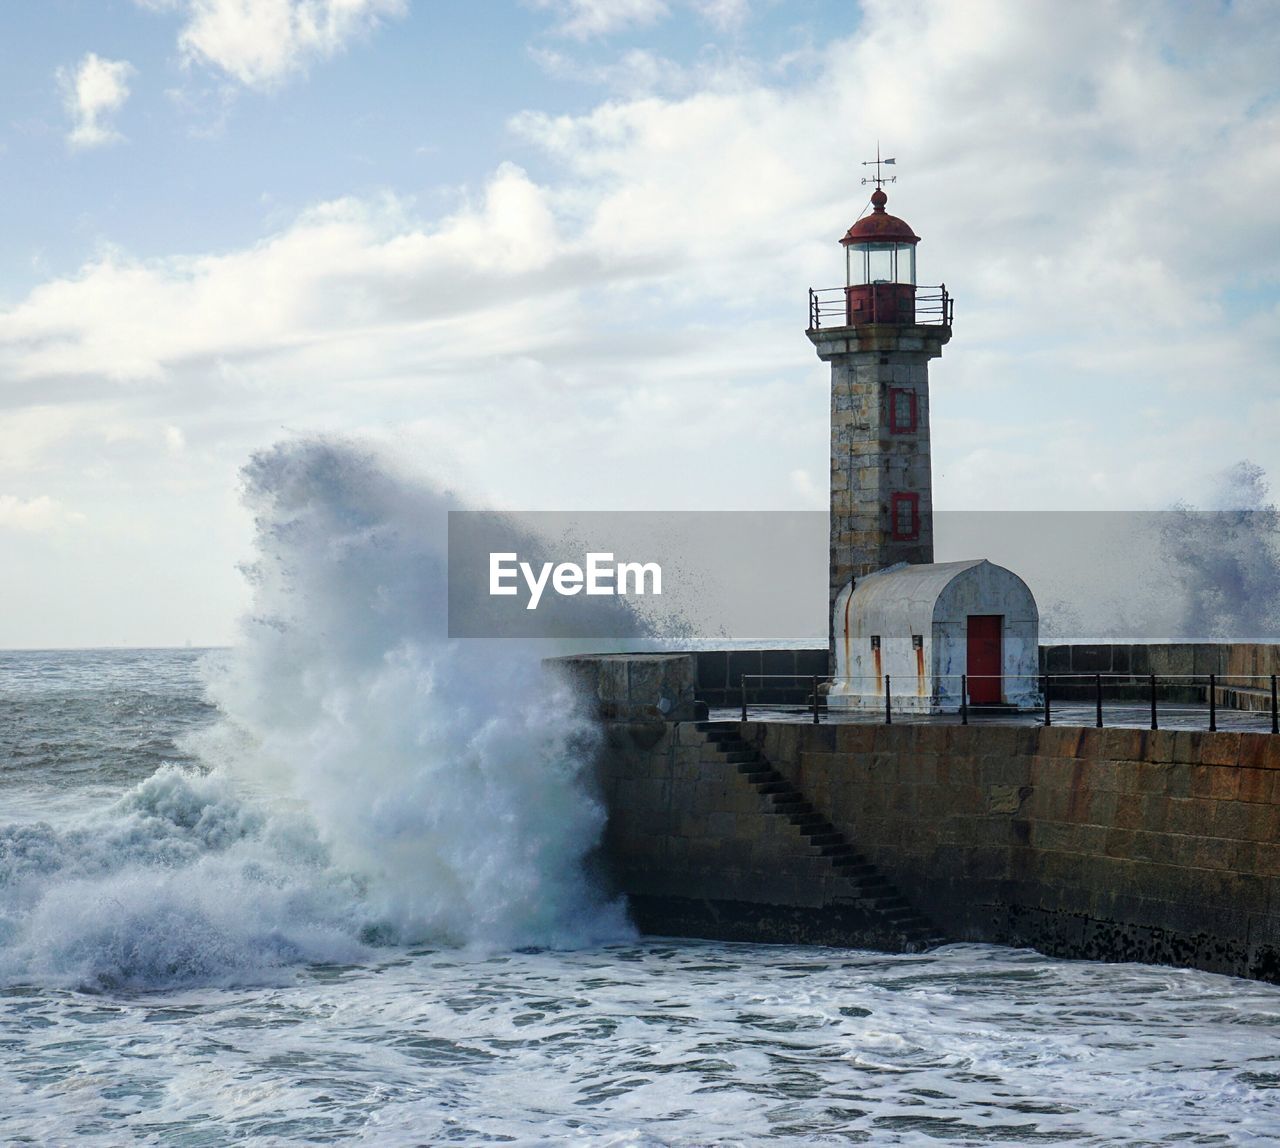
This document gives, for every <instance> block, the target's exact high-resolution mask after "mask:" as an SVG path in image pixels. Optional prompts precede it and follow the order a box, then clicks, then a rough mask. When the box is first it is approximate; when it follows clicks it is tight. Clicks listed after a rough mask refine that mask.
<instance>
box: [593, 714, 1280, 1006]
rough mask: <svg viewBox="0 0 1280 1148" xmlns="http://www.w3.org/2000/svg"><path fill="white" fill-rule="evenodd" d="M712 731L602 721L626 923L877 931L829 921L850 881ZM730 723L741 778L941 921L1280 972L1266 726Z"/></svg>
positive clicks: (663, 928)
mask: <svg viewBox="0 0 1280 1148" xmlns="http://www.w3.org/2000/svg"><path fill="white" fill-rule="evenodd" d="M714 728H715V727H707V726H705V725H702V726H701V727H700V726H699V725H697V724H694V723H666V724H656V723H654V724H635V723H632V724H623V723H610V724H609V726H608V729H609V745H608V747H607V749H606V751H605V753H604V754H603V756H602V759H601V764H600V769H601V777H602V782H603V788H604V793H605V797H606V801H607V803H608V807H609V813H610V821H609V830H608V841H607V847H608V853H609V856H610V858H611V861H612V863H613V866H614V870H615V874H616V877H617V880H618V882H619V885H620V887H621V888H622V889H623V891H625V892H627V893H629V894H631V895H632V897H633V903H634V904H636V905H637V906H638V912H637V915H638V917H639V918H640V920H639V922H638V923H640V925H641V927H642V928H647V929H650V930H652V931H660V932H686V933H693V934H695V935H704V936H733V937H740V938H744V939H753V940H762V941H767V940H784V939H791V940H816V939H821V938H823V937H826V938H827V939H828V940H829V941H830V940H837V941H838V940H839V938H840V937H844V938H845V940H844V941H842V942H840V943H850V944H859V943H861V944H866V945H869V946H871V945H875V944H876V941H875V936H874V933H875V922H874V920H873V918H871V917H869V916H867V915H866V913H865V912H864V913H863V916H862V917H861V918H858V919H857V920H854V921H852V922H850V921H849V920H844V921H841V920H840V919H839V914H840V913H841V912H844V911H847V909H848V904H849V902H850V900H852V903H853V904H854V905H857V903H858V902H859V899H860V898H859V896H858V894H857V893H849V892H848V890H847V889H844V891H840V890H841V889H842V887H841V886H840V885H839V882H840V881H842V880H844V879H845V878H844V875H842V874H836V873H834V872H833V871H832V869H833V867H832V866H830V865H829V864H825V862H826V860H827V859H826V858H824V857H823V856H822V854H821V853H820V852H819V853H817V854H816V855H815V854H814V849H815V848H819V849H820V848H821V847H820V846H818V847H815V846H813V845H812V843H811V842H809V840H808V839H805V838H801V837H800V836H798V835H797V833H796V831H795V830H796V826H795V825H793V824H792V823H790V821H789V820H787V819H781V820H780V819H778V818H777V817H776V815H774V814H772V813H771V812H770V809H769V805H768V804H767V803H768V796H767V795H764V794H762V793H761V792H760V791H759V789H758V788H757V786H756V785H754V784H752V783H750V782H747V781H746V780H745V778H746V776H747V775H745V774H741V773H738V772H736V769H735V767H734V766H733V764H732V763H726V762H725V761H724V760H723V759H724V757H725V756H726V754H725V753H724V751H723V750H721V749H719V748H717V747H716V743H715V742H713V741H711V740H709V737H710V734H709V732H708V730H709V729H710V730H714ZM729 728H731V729H732V730H733V731H734V732H735V733H736V735H737V737H738V738H739V739H740V740H741V742H742V743H743V744H744V745H745V746H746V747H748V748H749V749H750V750H753V751H755V753H756V755H758V757H757V760H758V763H763V764H757V765H756V766H755V767H753V768H754V770H755V773H756V774H759V775H763V774H764V772H765V771H772V773H773V774H774V775H776V776H777V777H778V778H780V779H782V780H783V781H785V783H786V784H787V786H789V787H790V790H791V791H792V792H794V793H795V794H796V795H797V798H796V799H795V800H798V801H801V802H803V803H804V806H805V808H806V809H807V810H809V811H810V812H811V815H812V818H816V819H817V820H818V821H820V822H822V823H824V825H825V826H826V827H827V831H828V832H830V833H834V834H836V835H837V837H838V838H839V840H840V842H841V843H842V844H843V845H845V846H846V847H847V849H848V850H849V852H850V853H851V854H853V855H855V856H856V857H858V858H859V860H860V862H862V863H865V864H866V865H868V866H869V871H870V872H872V873H874V874H875V875H876V878H877V879H878V880H881V881H883V882H884V885H885V887H887V888H892V889H893V890H895V892H898V893H900V894H901V897H900V900H901V901H902V903H903V905H904V906H908V907H909V909H910V911H912V912H914V913H916V914H917V915H918V916H919V917H921V918H924V919H927V920H928V921H930V922H932V925H933V926H934V927H935V929H936V930H937V932H938V933H939V934H941V935H944V936H945V937H947V938H948V939H951V940H965V941H988V942H994V943H1000V944H1010V945H1028V946H1032V947H1034V948H1037V949H1040V950H1041V951H1043V952H1047V953H1050V954H1053V955H1057V956H1064V957H1080V958H1092V959H1099V960H1136V961H1144V962H1153V963H1164V964H1174V965H1182V966H1188V967H1194V968H1200V969H1206V970H1209V971H1213V972H1221V973H1229V974H1232V975H1237V976H1249V977H1255V978H1260V979H1263V980H1268V981H1272V982H1277V983H1280V737H1273V736H1270V735H1267V734H1249V733H1244V734H1241V733H1217V734H1210V733H1198V732H1189V731H1146V730H1122V729H1114V730H1112V729H1108V730H1095V729H1080V728H1065V727H1064V728H1058V727H1051V728H1044V727H1037V726H1030V727H1015V726H1009V727H1000V726H954V725H952V726H944V725H911V726H872V725H821V726H813V725H807V724H783V723H769V722H760V723H756V722H745V723H736V722H735V723H733V724H732V726H731V727H729ZM771 818H772V820H771ZM825 835H826V833H824V834H822V836H825ZM861 900H862V901H863V902H864V903H863V905H862V910H867V909H868V908H869V906H868V904H867V903H866V898H865V897H862V898H861ZM744 906H745V908H744ZM717 914H720V916H719V917H718V918H717ZM717 922H718V923H717ZM788 922H790V923H788ZM673 926H675V927H673ZM860 930H861V931H860ZM859 936H861V937H862V940H861V941H858V940H850V939H849V938H851V937H859Z"/></svg>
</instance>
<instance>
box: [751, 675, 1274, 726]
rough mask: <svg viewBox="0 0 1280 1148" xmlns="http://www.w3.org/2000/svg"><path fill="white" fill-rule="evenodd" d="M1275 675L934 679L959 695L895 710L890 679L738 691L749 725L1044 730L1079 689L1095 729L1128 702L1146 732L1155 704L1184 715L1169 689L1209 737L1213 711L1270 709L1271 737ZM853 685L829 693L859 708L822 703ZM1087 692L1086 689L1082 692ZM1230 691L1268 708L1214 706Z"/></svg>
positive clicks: (917, 697)
mask: <svg viewBox="0 0 1280 1148" xmlns="http://www.w3.org/2000/svg"><path fill="white" fill-rule="evenodd" d="M1277 677H1278V676H1277V675H1276V674H1231V675H1229V676H1226V677H1220V676H1219V675H1218V674H1207V675H1206V674H1147V675H1145V676H1136V675H1133V674H1123V673H1119V674H1114V673H1113V674H1087V673H1057V674H1037V675H1034V676H1032V675H1016V674H1001V675H995V674H972V675H971V674H938V675H935V676H934V679H933V680H934V682H935V683H939V684H944V683H957V684H958V685H959V689H958V690H957V691H955V692H952V691H951V690H950V689H946V688H945V685H944V688H942V689H937V688H936V687H935V692H934V693H932V694H929V695H923V694H921V693H919V692H918V689H917V690H915V691H912V692H910V693H906V692H904V693H903V694H902V695H901V696H899V697H898V698H897V700H898V701H899V703H901V702H902V701H903V700H905V699H907V698H909V699H911V700H912V701H913V702H915V703H916V704H915V705H914V706H904V705H901V704H899V705H898V706H895V704H894V702H895V694H894V692H893V677H892V675H890V674H883V675H881V676H873V675H858V676H850V675H844V676H840V677H825V678H824V677H815V676H813V675H811V674H743V675H742V677H741V679H740V681H739V687H738V688H739V695H740V709H741V716H742V720H743V721H747V720H749V714H750V710H751V707H752V706H753V705H754V706H756V707H757V709H765V708H767V709H768V710H770V711H773V712H784V713H791V712H795V713H797V714H799V713H803V714H805V715H806V716H809V717H811V718H812V721H813V724H814V725H817V724H819V723H820V722H821V720H822V714H823V713H824V712H825V713H827V714H828V716H830V713H831V712H832V711H838V712H840V713H843V714H846V715H849V716H855V715H873V714H882V715H883V716H882V720H883V723H884V724H885V725H892V724H893V719H894V715H895V713H896V714H897V715H898V716H899V717H900V718H901V717H907V718H921V717H928V718H931V719H936V718H938V717H941V716H951V715H954V716H956V717H957V719H958V720H959V723H960V724H961V725H968V724H969V719H970V716H971V715H972V714H977V715H982V716H985V717H986V718H987V719H988V720H990V718H991V717H992V716H995V717H996V718H997V719H998V718H999V717H1001V716H1005V717H1009V716H1012V715H1014V714H1022V715H1026V714H1028V713H1034V714H1036V715H1037V716H1038V718H1039V721H1040V724H1042V725H1046V726H1051V725H1053V721H1054V704H1055V701H1056V702H1057V703H1058V705H1059V706H1062V705H1068V706H1069V705H1070V702H1069V701H1066V700H1065V699H1062V698H1061V697H1058V698H1055V695H1054V688H1055V686H1058V687H1061V686H1062V685H1064V684H1072V685H1076V686H1081V685H1083V686H1084V687H1086V689H1085V692H1086V693H1088V694H1090V695H1091V701H1092V709H1093V717H1094V722H1093V724H1094V725H1095V726H1096V728H1098V729H1103V728H1105V725H1106V703H1107V702H1108V701H1110V702H1111V703H1112V705H1115V704H1116V703H1117V702H1122V703H1124V704H1127V706H1128V707H1129V708H1132V707H1133V705H1134V703H1138V704H1140V706H1141V707H1142V709H1144V710H1145V709H1146V708H1147V707H1148V706H1149V707H1150V722H1151V729H1153V730H1154V729H1159V728H1160V715H1161V712H1162V706H1163V709H1164V712H1166V713H1167V712H1170V711H1171V710H1172V711H1175V712H1177V713H1178V714H1179V715H1180V716H1185V715H1186V714H1187V712H1188V708H1189V707H1188V703H1186V702H1185V701H1184V702H1178V701H1177V700H1171V699H1170V697H1169V695H1170V693H1172V692H1173V691H1175V690H1181V691H1183V692H1188V691H1195V692H1199V691H1203V693H1204V698H1205V700H1204V701H1203V702H1199V701H1197V702H1193V703H1190V710H1191V712H1193V713H1195V714H1197V715H1198V714H1202V713H1203V714H1205V715H1206V717H1207V725H1206V728H1208V729H1209V730H1210V731H1216V730H1217V729H1218V714H1219V711H1220V709H1228V710H1230V711H1231V712H1232V713H1235V714H1262V713H1267V712H1268V711H1269V715H1270V719H1271V732H1272V733H1273V734H1277V735H1280V689H1278V688H1277ZM910 680H911V681H912V682H915V683H917V684H918V681H919V679H918V678H916V677H912V678H911V679H910ZM979 681H995V682H998V683H999V686H998V690H999V691H1000V692H1001V693H1002V696H1006V697H1007V696H1009V690H1008V683H1010V682H1020V683H1022V684H1023V688H1022V690H1021V693H1020V696H1021V697H1022V698H1023V699H1025V701H1026V704H1025V705H1023V706H1022V707H1021V709H1015V707H1013V706H1011V705H1009V704H1008V703H1005V702H986V701H979V702H975V701H974V700H973V697H972V693H973V691H972V690H971V688H970V687H971V684H972V683H974V682H979ZM752 682H756V683H763V682H791V683H804V684H803V685H796V684H793V685H792V686H791V687H790V688H789V689H779V688H777V687H773V692H774V693H775V694H776V693H787V694H796V693H800V692H803V691H806V690H807V693H805V696H804V701H803V703H799V702H786V701H783V702H778V701H776V700H773V699H770V700H762V699H761V698H760V696H759V695H760V694H761V693H762V692H764V690H765V689H767V688H769V687H761V686H759V685H757V686H756V687H755V689H754V691H753V689H752V687H751V685H750V683H752ZM860 682H869V683H870V682H874V683H875V686H874V688H873V689H871V690H869V691H868V692H866V693H861V694H844V695H836V696H838V697H839V696H844V697H857V698H858V699H859V702H858V704H856V705H848V706H844V705H841V706H832V705H829V702H828V699H829V697H830V693H831V689H832V688H833V687H834V686H836V685H837V683H848V684H852V683H860ZM1242 682H1250V683H1253V684H1251V685H1241V684H1240V683H1242ZM823 685H826V687H827V692H826V693H825V694H824V693H823V690H822V686H823ZM1088 687H1092V688H1091V689H1089V688H1088ZM1108 687H1111V688H1112V689H1114V688H1115V687H1121V688H1123V689H1126V690H1134V691H1136V692H1137V694H1140V695H1141V696H1140V697H1139V696H1135V697H1133V698H1130V699H1117V698H1116V697H1115V696H1114V694H1113V695H1112V696H1111V697H1110V698H1108V697H1107V693H1108ZM1162 691H1163V693H1164V697H1163V698H1162V696H1161V694H1162ZM1229 691H1235V692H1237V693H1240V692H1243V693H1246V694H1254V695H1257V696H1259V699H1260V700H1262V701H1263V702H1264V703H1269V704H1264V706H1263V707H1262V708H1259V709H1244V708H1241V707H1238V706H1236V707H1230V706H1226V705H1224V704H1223V703H1221V702H1220V701H1219V694H1220V693H1221V694H1224V695H1225V694H1227V693H1228V692H1229ZM752 692H754V693H755V695H756V697H755V699H754V700H753V699H752V698H751V697H750V696H749V695H750V694H751V693H752ZM978 692H979V695H980V696H982V695H984V694H986V693H987V692H988V691H986V690H979V691H978ZM1072 724H1078V723H1072Z"/></svg>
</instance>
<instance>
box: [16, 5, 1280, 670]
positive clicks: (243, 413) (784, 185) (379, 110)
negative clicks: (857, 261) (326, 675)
mask: <svg viewBox="0 0 1280 1148" xmlns="http://www.w3.org/2000/svg"><path fill="white" fill-rule="evenodd" d="M1277 59H1280V9H1278V8H1277V6H1276V5H1275V3H1274V0H1257V2H1248V0H1242V2H1230V3H1227V2H1222V3H1215V2H1211V0H1204V2H1199V3H1196V2H1168V0H1166V2H1148V0H1115V2H1107V0H1079V2H1076V3H1071V4H1062V3H1049V2H1046V0H965V2H964V3H958V2H956V0H892V2H890V0H865V2H863V3H861V4H858V3H854V2H852V0H845V2H835V0H830V2H828V0H786V2H782V0H511V2H505V0H491V2H488V0H487V2H486V3H484V4H477V3H469V4H464V3H432V4H429V3H426V2H425V0H40V2H39V3H34V2H31V3H26V2H24V3H12V4H6V5H4V6H3V10H2V11H0V112H2V114H0V177H2V178H3V185H4V188H5V197H4V208H5V212H6V215H7V219H6V224H7V226H5V227H3V228H0V647H31V646H92V645H180V644H183V643H184V642H187V641H190V642H193V643H194V644H196V645H205V644H222V643H226V642H229V641H231V640H233V638H234V635H235V620H236V618H237V616H238V615H239V614H240V612H241V611H242V610H243V609H244V608H245V605H246V602H247V600H248V595H247V589H246V586H245V582H244V578H243V576H242V575H241V573H240V571H239V568H238V567H239V564H240V563H242V562H244V561H245V560H246V559H247V558H248V557H249V556H250V542H251V534H252V523H251V521H250V517H249V514H248V511H247V510H246V509H245V508H244V507H243V506H242V504H241V502H240V493H239V492H240V485H241V480H240V477H239V471H240V468H241V467H242V466H243V465H244V463H245V462H246V461H247V460H248V458H249V457H250V456H251V455H252V453H253V452H254V451H256V450H260V449H262V448H265V447H268V446H270V445H271V444H272V443H274V442H277V441H279V440H281V439H288V438H291V437H297V436H306V435H312V434H344V435H345V434H349V435H355V436H359V437H361V438H364V439H371V440H374V441H376V442H378V443H380V444H381V446H382V448H383V449H384V450H385V451H386V452H387V454H388V456H389V457H391V458H393V459H395V460H396V462H397V465H400V466H402V467H404V468H406V469H408V470H410V471H413V472H415V473H418V474H421V475H423V476H425V477H426V478H427V479H429V480H430V481H432V482H433V483H435V484H437V485H439V486H441V487H445V488H448V489H449V490H452V491H454V492H456V493H457V494H458V495H459V496H460V497H461V498H463V499H464V500H465V501H466V502H467V503H468V504H470V505H475V506H480V507H497V508H509V509H522V510H667V509H678V510H719V509H738V510H782V509H821V508H822V507H823V506H825V505H826V499H827V471H828V452H829V448H828V434H829V431H828V419H829V409H828V372H827V368H826V367H825V366H824V365H823V364H821V363H820V362H819V361H818V360H817V358H816V356H815V355H814V353H813V348H812V346H811V345H810V343H809V341H808V339H807V338H806V337H805V334H804V328H805V326H806V308H807V291H808V288H809V287H830V286H835V285H837V284H839V283H840V282H841V281H842V278H843V262H842V257H841V249H840V247H839V245H838V239H839V237H840V236H841V235H842V234H843V232H844V231H845V229H846V228H847V227H848V226H849V225H850V224H851V223H852V222H853V221H854V219H856V218H857V217H858V216H859V214H861V212H862V211H863V210H864V209H865V207H866V202H867V193H868V191H869V189H868V188H867V187H865V186H862V185H861V183H860V180H861V178H862V177H863V176H864V175H865V174H866V170H865V169H864V168H863V167H862V166H861V163H862V161H863V160H866V159H868V158H871V157H873V156H874V154H875V151H876V147H877V144H879V146H880V147H881V148H882V150H883V152H884V154H886V155H893V156H894V157H895V158H896V160H897V163H896V165H895V167H894V169H893V170H894V171H895V172H896V174H897V176H898V182H897V183H896V184H894V185H892V186H891V187H889V189H888V190H889V193H890V203H889V210H890V211H892V212H893V213H895V214H898V215H901V216H902V217H904V218H905V219H906V220H907V221H908V222H909V223H910V224H911V226H912V227H913V228H914V230H915V231H916V233H917V234H919V235H921V236H922V237H923V241H922V243H921V245H920V250H919V278H920V281H921V282H922V283H925V284H936V283H940V282H945V283H946V285H947V287H948V289H949V290H950V291H951V293H952V295H953V297H954V299H955V327H954V335H953V338H952V340H951V343H950V344H949V345H948V346H947V348H946V351H945V353H944V355H943V358H942V359H941V360H940V361H935V362H934V363H933V364H932V366H931V372H930V386H931V404H932V407H931V413H932V422H933V439H932V449H933V469H934V490H935V501H936V503H937V505H938V506H939V507H940V508H943V509H948V510H992V509H1009V510H1068V509H1069V510H1095V509H1096V510H1114V509H1162V508H1166V507H1169V506H1171V505H1173V504H1174V503H1177V502H1183V503H1188V504H1190V505H1194V506H1207V505H1209V503H1210V502H1211V499H1212V495H1211V494H1210V493H1209V492H1211V491H1212V490H1213V489H1215V483H1216V482H1217V481H1218V477H1217V476H1219V475H1220V474H1221V473H1222V472H1223V471H1225V470H1227V469H1228V468H1230V467H1232V466H1234V465H1236V464H1238V463H1239V462H1241V461H1242V460H1249V461H1250V462H1252V463H1254V464H1256V465H1257V466H1259V467H1261V468H1262V471H1263V472H1264V474H1265V475H1266V476H1268V477H1269V478H1280V433H1278V432H1280V321H1278V320H1280V211H1277V210H1276V204H1277V202H1280V102H1278V99H1277V97H1278V95H1280V72H1278V71H1277V69H1276V67H1275V61H1276V60H1277Z"/></svg>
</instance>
